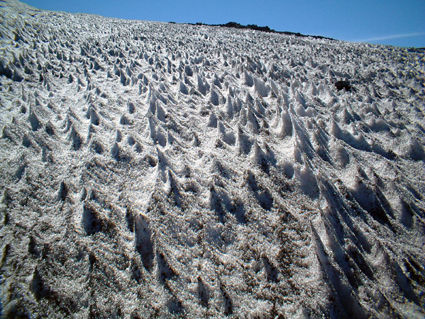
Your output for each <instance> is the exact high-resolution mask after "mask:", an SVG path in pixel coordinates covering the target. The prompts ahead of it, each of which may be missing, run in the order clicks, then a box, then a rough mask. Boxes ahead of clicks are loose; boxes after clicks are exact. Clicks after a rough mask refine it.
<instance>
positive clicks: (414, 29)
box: [23, 0, 425, 47]
mask: <svg viewBox="0 0 425 319" xmlns="http://www.w3.org/2000/svg"><path fill="white" fill-rule="evenodd" d="M23 2H25V3H28V4H30V5H32V6H34V7H37V8H40V9H48V10H60V11H67V12H84V13H93V14H99V15H103V16H108V17H117V18H125V19H138V20H150V21H164V22H169V21H174V22H192V23H195V22H204V23H226V22H229V21H235V22H238V23H241V24H257V25H260V26H265V25H267V26H269V27H270V28H272V29H275V30H279V31H292V32H301V33H304V34H313V35H323V36H327V37H331V38H335V39H339V40H346V41H361V42H369V43H375V44H389V45H395V46H404V47H410V46H413V47H425V0H368V1H366V0H357V1H350V0H345V1H344V0H315V1H313V0H291V1H286V0H281V1H278V0H263V1H252V0H245V1H243V0H235V1H232V0H209V1H202V0H196V1H194V0H180V1H179V0H150V1H145V0H121V1H116V0H115V1H113V0H74V1H69V0H68V1H60V0H23Z"/></svg>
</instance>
